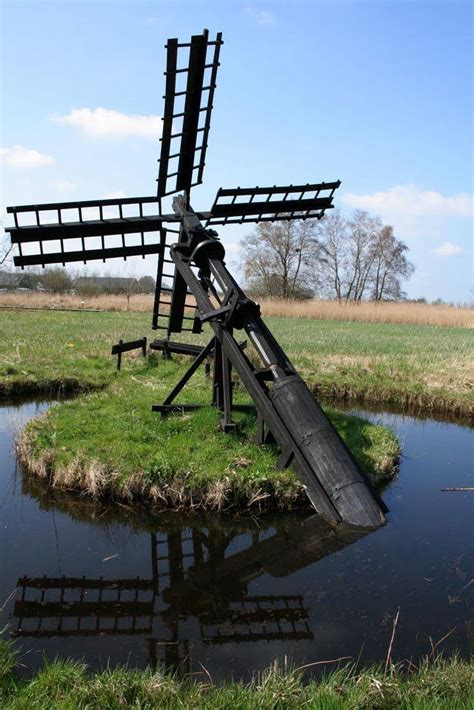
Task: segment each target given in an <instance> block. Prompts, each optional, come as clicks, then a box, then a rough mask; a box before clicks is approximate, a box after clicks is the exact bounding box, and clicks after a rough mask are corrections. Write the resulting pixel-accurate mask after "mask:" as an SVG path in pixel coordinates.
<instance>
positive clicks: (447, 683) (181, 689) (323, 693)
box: [0, 644, 474, 710]
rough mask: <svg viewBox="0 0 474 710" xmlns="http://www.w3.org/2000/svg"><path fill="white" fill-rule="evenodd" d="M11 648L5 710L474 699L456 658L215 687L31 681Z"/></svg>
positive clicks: (129, 674) (399, 707) (81, 677)
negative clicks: (406, 666) (414, 665)
mask: <svg viewBox="0 0 474 710" xmlns="http://www.w3.org/2000/svg"><path fill="white" fill-rule="evenodd" d="M15 665H16V659H15V655H14V652H13V651H12V647H11V646H10V645H8V644H2V645H0V702H1V703H2V707H3V708H5V710H7V709H8V710H23V709H27V708H28V709H29V708H32V707H33V708H39V709H40V708H45V709H46V710H49V708H62V709H63V710H66V709H68V710H72V709H73V708H74V710H81V709H84V710H85V709H86V708H107V709H108V710H114V709H115V708H117V709H118V708H124V707H126V708H137V709H138V708H139V709H140V710H147V709H150V710H151V709H152V708H166V709H169V710H171V709H173V710H174V709H175V708H210V709H211V708H233V709H237V708H242V709H243V708H246V709H247V708H248V709H249V710H250V709H251V708H261V709H262V710H263V708H265V710H267V709H268V708H282V709H283V708H288V709H294V708H302V707H307V708H314V709H315V710H316V709H320V710H332V709H333V708H334V709H336V708H337V709H347V710H363V709H364V710H392V709H393V710H395V709H396V710H405V709H406V710H408V708H410V709H413V710H415V709H418V708H419V710H422V709H423V710H430V709H431V710H434V709H435V708H436V709H438V708H439V709H441V708H442V709H443V710H450V709H452V710H455V709H456V710H457V709H459V710H464V708H466V710H467V709H468V708H472V707H473V704H474V665H473V664H472V663H469V662H467V661H461V660H459V659H457V658H451V659H450V660H443V659H442V658H438V659H436V660H435V661H433V662H431V663H430V662H428V661H426V662H424V663H422V664H421V665H420V666H419V667H418V668H417V669H415V670H412V671H411V672H409V673H407V672H404V671H403V670H402V669H401V668H400V667H393V666H392V667H391V668H390V670H389V671H388V672H387V673H384V670H383V669H382V668H381V667H372V668H367V669H363V670H360V669H357V668H356V667H355V666H346V667H343V668H340V669H338V670H336V671H333V672H331V673H329V674H328V675H326V676H324V677H323V678H322V679H321V680H318V681H315V680H311V681H309V682H308V683H304V682H303V676H302V674H301V672H298V671H292V670H283V671H282V670H280V669H279V668H278V666H277V665H275V666H274V667H273V668H271V669H269V670H268V671H266V672H264V673H261V674H258V675H257V676H256V677H255V678H254V680H253V681H252V682H251V683H249V684H243V683H236V682H229V683H227V684H225V685H223V686H221V687H216V686H214V685H213V684H212V682H209V678H208V677H207V676H205V674H204V673H203V677H202V680H201V682H195V683H191V681H190V680H187V679H184V680H179V679H177V678H175V677H172V676H171V675H169V674H167V673H165V672H161V671H158V672H152V671H138V670H131V669H123V668H122V669H120V668H119V669H114V670H105V671H103V672H101V673H98V674H94V675H92V674H89V673H88V672H87V668H86V667H85V665H84V664H82V663H76V662H73V661H67V660H66V661H60V660H57V661H55V662H54V663H47V662H45V663H44V665H43V668H42V669H41V670H40V671H39V672H38V673H37V674H36V675H35V676H34V677H33V678H31V679H24V678H20V677H19V676H18V675H16V673H15Z"/></svg>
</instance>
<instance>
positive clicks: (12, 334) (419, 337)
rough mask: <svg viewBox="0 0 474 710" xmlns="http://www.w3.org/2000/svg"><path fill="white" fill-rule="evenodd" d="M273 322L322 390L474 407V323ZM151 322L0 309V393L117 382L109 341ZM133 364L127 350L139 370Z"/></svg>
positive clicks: (463, 413) (453, 410)
mask: <svg viewBox="0 0 474 710" xmlns="http://www.w3.org/2000/svg"><path fill="white" fill-rule="evenodd" d="M267 323H268V325H269V326H270V328H271V330H272V331H273V333H274V335H275V336H276V338H277V340H278V341H279V342H280V343H281V345H282V346H283V348H284V349H285V350H286V351H287V352H288V354H289V355H290V357H291V358H292V360H293V362H294V364H295V366H296V367H297V368H298V370H299V372H300V373H301V375H302V376H303V377H304V378H305V379H306V380H307V381H308V383H309V385H310V386H311V387H312V389H313V390H314V391H315V392H316V393H318V394H319V395H320V396H323V397H325V398H334V399H336V400H339V401H340V400H341V399H342V400H345V401H352V402H360V403H366V404H383V405H384V406H396V407H401V408H404V409H407V408H410V407H416V408H417V409H419V410H420V411H422V412H425V413H433V414H438V415H450V416H459V417H472V415H473V412H474V406H473V384H474V367H473V358H472V351H473V344H474V333H473V331H472V330H469V329H465V328H448V327H445V328H440V327H433V326H417V325H406V324H391V323H358V322H345V321H329V320H328V321H322V320H320V321H313V320H304V319H300V320H298V319H293V318H267ZM149 326H150V316H149V314H145V313H132V312H104V313H77V312H74V313H67V312H56V313H55V312H51V311H41V312H36V313H35V312H33V311H0V396H2V395H3V396H9V395H13V394H24V393H29V394H33V393H38V392H42V393H54V394H57V393H58V392H77V391H79V390H81V389H91V388H97V387H103V386H105V385H108V384H110V383H112V382H114V381H115V363H114V359H113V358H111V356H110V348H111V345H112V344H113V343H115V342H118V340H119V339H120V338H122V339H123V340H129V339H130V340H131V339H136V338H137V337H140V336H142V335H149V336H150V335H151V337H153V334H150V331H149ZM206 337H207V335H205V334H203V335H202V336H201V342H205V340H206ZM133 363H134V359H133V356H130V355H125V356H124V368H125V369H126V370H127V371H128V372H129V373H132V374H133V368H134V364H133Z"/></svg>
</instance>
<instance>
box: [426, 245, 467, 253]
mask: <svg viewBox="0 0 474 710" xmlns="http://www.w3.org/2000/svg"><path fill="white" fill-rule="evenodd" d="M465 251H466V250H465V249H464V248H463V247H461V246H459V244H453V242H443V243H442V244H440V245H439V247H436V249H433V254H437V255H438V256H458V255H459V254H464V252H465Z"/></svg>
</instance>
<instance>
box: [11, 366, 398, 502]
mask: <svg viewBox="0 0 474 710" xmlns="http://www.w3.org/2000/svg"><path fill="white" fill-rule="evenodd" d="M185 366H186V365H185V364H183V363H182V361H181V362H179V361H176V360H173V361H171V362H170V361H162V360H161V359H159V358H157V357H156V356H153V355H152V356H150V357H149V358H148V360H147V361H144V360H143V359H141V358H135V360H134V361H133V365H128V366H127V367H125V368H124V370H123V371H122V372H121V373H120V374H119V375H118V376H117V377H116V379H115V381H114V383H113V384H109V385H108V386H107V387H104V388H103V389H101V390H99V391H93V392H89V393H87V394H84V395H82V396H80V397H78V398H76V399H72V400H69V401H62V402H59V403H57V404H55V405H53V406H52V407H51V409H50V410H49V411H48V412H47V413H46V414H45V415H44V416H43V417H40V418H39V419H35V420H33V421H32V422H30V423H29V424H28V425H27V427H26V429H25V430H24V432H23V433H22V435H21V437H20V439H19V444H18V453H19V458H20V461H21V462H22V464H23V466H24V468H25V470H26V471H27V472H29V473H31V474H34V475H36V476H38V477H40V478H43V479H45V480H46V481H48V483H49V484H50V485H51V486H52V487H54V488H61V489H67V490H72V491H77V492H81V493H86V494H87V495H88V496H90V497H93V498H96V499H101V500H104V499H108V498H113V499H116V500H127V501H130V500H147V501H151V502H152V503H153V504H154V505H158V506H162V507H171V508H174V509H179V510H183V509H193V508H206V509H208V510H221V511H222V510H242V509H245V508H253V509H256V510H263V509H268V508H281V509H286V510H288V509H291V508H295V507H301V506H306V505H307V502H306V496H305V493H304V490H303V487H302V485H301V484H300V483H299V481H298V479H297V478H296V476H295V475H294V474H293V472H292V471H291V470H290V469H286V470H284V471H278V470H277V469H276V465H275V464H276V460H277V450H276V448H274V447H271V446H266V447H262V446H258V445H257V444H254V443H253V442H252V434H253V432H254V430H255V427H256V421H255V416H254V415H251V414H236V416H235V420H236V422H237V423H238V428H237V430H236V432H235V433H232V434H223V433H222V432H220V431H219V430H218V415H217V413H216V411H215V410H214V409H213V408H211V407H206V408H204V409H201V410H198V411H197V412H193V413H187V414H174V415H172V416H169V417H167V418H166V419H164V420H162V419H161V418H160V416H159V415H158V414H156V413H153V412H152V411H151V406H152V404H153V403H155V402H159V401H161V400H162V399H163V398H164V397H165V396H166V394H167V392H168V391H169V389H170V386H171V385H172V383H173V382H176V381H177V380H178V379H179V377H180V375H181V374H182V372H183V369H184V367H185ZM209 397H210V383H209V380H206V378H205V376H204V373H203V372H199V373H197V375H196V376H195V378H194V379H193V380H192V381H191V383H190V384H189V387H188V389H187V392H186V398H187V401H190V402H203V401H204V402H205V401H208V400H209ZM236 399H237V400H240V401H241V402H243V401H248V400H246V395H245V393H244V392H243V391H241V390H239V389H237V391H236ZM327 413H328V415H329V417H330V418H331V420H332V421H333V423H334V425H335V426H336V428H337V429H338V431H339V432H340V433H341V435H342V436H343V438H344V440H345V441H346V443H347V444H348V446H349V447H350V448H351V449H352V451H353V452H354V454H355V456H356V458H357V459H358V460H359V462H360V464H361V465H362V467H363V468H364V469H365V470H366V471H367V472H368V473H369V475H370V476H371V478H372V480H373V481H374V482H375V483H376V485H381V484H383V482H384V481H385V480H387V479H388V478H390V477H391V476H392V475H394V473H395V470H396V461H397V458H398V455H399V446H398V442H397V440H396V438H395V436H394V435H393V434H392V432H390V431H388V430H387V429H386V428H384V427H382V426H377V425H374V424H370V423H368V422H366V421H363V420H361V419H359V418H358V417H353V416H349V415H346V414H342V413H340V412H336V411H335V410H332V409H328V410H327Z"/></svg>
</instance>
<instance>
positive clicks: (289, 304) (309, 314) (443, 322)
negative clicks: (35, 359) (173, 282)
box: [0, 291, 474, 328]
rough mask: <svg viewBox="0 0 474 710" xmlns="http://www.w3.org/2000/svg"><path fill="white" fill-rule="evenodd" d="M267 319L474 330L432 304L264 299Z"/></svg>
mask: <svg viewBox="0 0 474 710" xmlns="http://www.w3.org/2000/svg"><path fill="white" fill-rule="evenodd" d="M152 303H153V297H152V296H151V295H143V294H133V295H131V296H130V298H129V299H127V296H125V295H122V296H121V295H105V294H102V295H98V296H72V295H70V294H51V293H46V292H34V291H31V292H28V291H9V292H8V291H6V292H3V293H0V306H10V307H12V306H15V305H16V306H23V307H26V308H34V307H36V308H86V309H87V308H90V309H99V310H105V311H129V310H130V311H135V312H146V313H150V312H151V309H152ZM260 305H261V307H262V313H263V314H264V316H266V317H267V316H268V317H271V316H277V317H280V318H306V319H310V320H343V321H357V322H366V323H411V324H412V325H434V326H441V327H447V328H474V309H472V308H468V307H459V306H449V305H434V304H428V303H409V302H400V303H394V302H381V303H374V302H372V301H368V302H362V303H338V302H337V301H320V300H317V299H314V300H311V301H301V302H295V301H285V300H283V299H277V298H273V299H264V300H263V301H261V302H260Z"/></svg>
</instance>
